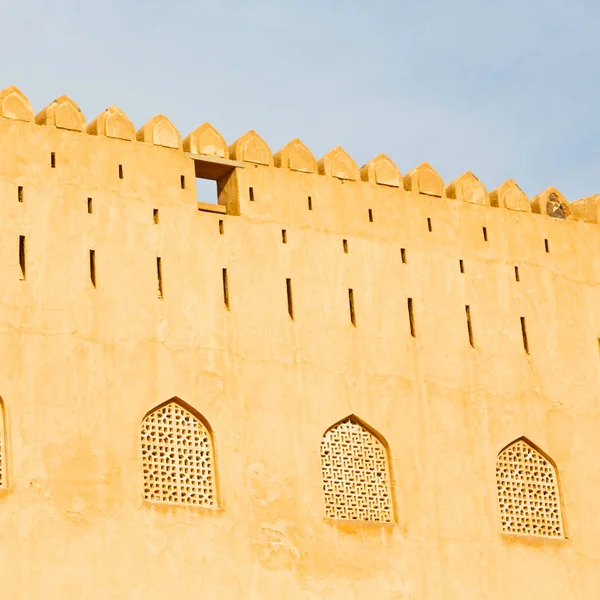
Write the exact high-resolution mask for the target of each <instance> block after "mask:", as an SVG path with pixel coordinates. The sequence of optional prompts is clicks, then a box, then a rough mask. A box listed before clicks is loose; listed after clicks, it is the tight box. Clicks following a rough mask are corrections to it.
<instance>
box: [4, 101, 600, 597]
mask: <svg viewBox="0 0 600 600" xmlns="http://www.w3.org/2000/svg"><path fill="white" fill-rule="evenodd" d="M0 100H1V98H0ZM0 106H1V105H0ZM11 106H12V105H11ZM61 106H62V105H61ZM9 108H10V107H9ZM59 108H60V107H59ZM3 110H4V113H3V114H4V117H3V118H0V222H1V223H2V225H3V232H2V235H1V236H0V280H1V281H2V286H1V288H0V355H1V356H2V357H3V360H2V361H0V394H1V396H2V398H3V401H4V405H5V415H6V444H5V446H6V448H7V452H8V457H7V458H8V467H7V477H8V489H7V490H5V491H4V492H2V495H1V496H0V540H1V543H0V581H1V582H2V586H1V587H2V597H3V598H6V599H15V600H17V599H18V600H28V599H36V600H37V599H44V600H46V599H48V600H51V599H53V598H61V599H75V598H93V599H95V600H105V599H106V600H108V599H125V598H127V599H132V600H138V599H139V600H141V599H144V600H154V599H157V600H158V599H161V600H164V599H165V598H179V599H181V600H186V599H192V598H198V597H202V598H209V599H219V600H221V599H222V600H225V599H239V598H244V599H257V600H258V599H260V600H265V599H270V598H273V599H279V598H288V599H290V600H291V599H296V598H297V599H302V600H313V599H314V600H316V599H327V600H338V599H340V600H341V599H344V600H347V599H350V598H352V599H356V600H359V599H360V600H362V599H364V598H374V599H377V600H388V599H389V600H404V599H407V600H408V599H411V600H423V599H440V598H443V599H444V600H454V599H456V600H458V599H460V600H465V599H467V598H473V599H478V600H479V599H481V598H487V599H490V600H492V599H508V598H510V599H516V598H527V599H528V600H541V599H544V600H549V599H561V600H562V599H565V598H578V599H582V600H583V599H585V600H587V599H589V600H595V599H597V598H598V596H599V594H600V591H599V590H600V518H599V515H600V496H599V495H598V489H600V466H599V463H598V460H597V457H598V455H600V435H599V425H600V413H599V407H598V394H597V389H598V360H599V356H598V336H599V333H600V308H599V307H600V287H599V282H600V263H599V262H598V261H597V259H596V256H598V255H599V254H600V236H599V234H598V225H596V224H591V223H588V222H585V221H584V220H583V219H584V216H583V215H584V212H585V215H588V216H587V218H588V220H593V218H594V217H593V216H592V217H589V215H590V214H591V210H592V206H593V203H592V201H591V200H590V202H589V203H588V205H587V208H586V211H583V212H582V210H579V209H578V208H575V209H573V211H572V212H573V214H572V215H571V216H570V217H571V218H569V219H567V220H556V219H553V218H551V217H549V216H547V215H542V214H535V213H532V212H530V211H529V210H528V209H529V203H528V202H526V203H525V204H523V203H521V205H520V207H521V208H523V209H524V210H509V209H508V208H505V207H504V205H503V204H502V202H506V198H505V197H504V196H503V195H502V193H500V194H492V195H491V199H492V204H500V206H489V204H488V203H489V200H488V199H487V193H484V192H485V191H484V192H481V190H479V188H477V190H478V191H477V194H475V192H473V195H472V196H471V197H477V198H478V199H479V200H480V201H481V202H483V204H479V203H473V202H468V201H465V198H463V197H462V196H461V193H462V191H461V190H463V187H461V185H458V186H455V187H452V186H450V187H449V188H448V192H447V193H446V192H444V191H443V188H442V193H443V197H441V198H440V197H433V196H431V195H426V194H423V193H419V189H421V188H419V185H421V184H422V186H423V187H422V189H421V191H429V192H430V193H431V192H432V191H433V192H435V191H436V189H437V188H436V185H439V182H437V180H435V177H433V176H431V174H428V175H427V174H426V175H427V177H429V179H426V178H425V177H423V178H422V180H419V178H418V177H413V176H411V175H409V176H407V177H406V178H405V179H404V182H403V181H402V179H398V178H397V176H396V179H394V177H395V176H394V172H393V169H392V168H391V167H389V165H388V167H389V168H382V169H380V170H379V171H377V170H376V169H371V171H370V172H369V169H363V170H362V173H358V169H356V166H355V165H353V163H352V161H351V159H349V157H344V156H343V155H341V154H337V155H336V156H334V157H333V158H334V160H333V161H330V160H329V159H327V158H326V159H324V160H322V161H320V163H319V165H318V166H317V164H316V161H314V159H312V158H311V157H310V156H308V155H307V154H306V153H303V150H302V148H301V147H300V146H298V145H296V146H294V147H293V148H292V149H291V150H292V151H291V152H290V151H289V150H290V149H289V148H288V151H286V152H283V151H282V153H280V154H278V155H276V156H275V160H273V158H272V157H271V156H270V152H268V149H267V150H265V149H264V148H263V147H260V144H258V146H257V147H256V148H251V147H250V146H246V151H247V152H250V150H252V152H253V154H252V156H253V157H254V158H255V159H256V160H258V161H259V162H260V161H262V162H267V163H269V162H271V164H259V163H258V162H251V161H250V160H249V159H251V158H252V156H250V154H244V152H245V150H244V147H243V144H241V145H238V146H237V147H236V146H235V145H234V146H232V147H230V149H229V154H228V156H229V157H230V158H232V159H235V160H237V161H246V163H245V164H246V166H245V167H244V168H241V167H240V168H237V169H235V172H234V174H233V175H232V178H233V179H232V180H231V181H230V183H229V185H230V186H232V187H231V189H232V190H234V192H235V193H236V194H237V193H239V197H236V198H235V199H234V200H235V202H234V200H231V198H230V205H229V207H228V212H229V214H227V215H223V214H217V213H210V212H205V211H199V210H198V209H197V203H196V196H195V189H194V161H193V160H192V159H190V158H189V157H188V156H187V155H186V154H185V152H184V151H183V150H182V149H181V145H180V144H181V142H180V141H178V137H177V135H176V132H175V133H174V132H173V131H172V130H171V129H169V126H168V124H166V125H165V124H164V123H161V125H160V126H161V127H162V129H160V130H152V128H150V129H145V130H140V131H141V133H140V132H138V139H137V140H134V139H132V138H133V134H132V133H131V132H132V131H133V130H132V129H131V130H130V128H129V127H128V125H127V123H125V121H118V122H117V123H116V124H115V122H112V121H111V122H108V124H107V122H106V121H107V120H106V119H105V120H104V121H103V120H102V119H99V120H97V121H96V123H95V124H94V126H93V127H92V130H91V133H85V132H84V125H82V127H81V131H77V127H78V125H77V123H78V122H79V121H77V118H78V117H77V114H76V113H74V112H72V111H71V112H68V110H67V109H65V111H66V112H65V113H64V114H63V113H60V111H54V112H52V111H48V110H46V112H45V113H44V114H43V115H42V117H40V116H39V115H38V124H36V123H34V122H32V121H28V120H27V119H25V120H24V117H27V115H28V113H27V111H25V112H23V110H22V105H19V104H18V103H17V104H16V108H14V107H13V108H12V109H11V110H12V111H13V113H15V114H16V115H17V117H19V118H18V119H15V118H14V114H13V116H12V117H11V114H12V113H11V114H8V112H9V111H8V109H7V108H4V109H3ZM19 111H21V112H19ZM113 112H114V111H113ZM56 114H58V115H59V117H60V118H61V119H63V121H60V119H59V122H58V123H56V118H57V117H56ZM111 114H112V113H111ZM61 115H62V116H61ZM7 117H8V118H7ZM81 118H82V117H81ZM111 118H112V117H111ZM19 119H20V120H19ZM52 119H55V121H52ZM61 122H62V123H70V124H71V126H70V129H64V128H61V127H60V126H57V125H60V123H61ZM111 127H112V129H111ZM103 128H104V129H103ZM99 130H100V133H98V131H99ZM103 131H104V134H103V133H102V132H103ZM106 131H109V132H113V133H114V132H116V133H117V134H119V136H120V137H121V138H125V139H118V137H119V136H116V137H115V136H113V137H112V138H111V137H107V134H106ZM94 134H96V135H94ZM155 134H156V137H155V138H153V137H152V136H153V135H155ZM211 139H212V138H211ZM215 139H216V138H215ZM153 141H154V143H152V142H153ZM213 141H214V140H213ZM157 143H159V144H162V145H156V144H157ZM192 143H196V142H194V141H192ZM211 143H213V142H211ZM252 143H254V142H252ZM257 143H258V142H257ZM189 144H190V142H189V140H188V141H187V149H188V150H191V151H197V148H196V147H192V148H190V146H189ZM214 144H216V145H217V146H218V141H214ZM168 146H175V147H168ZM184 146H185V145H184ZM249 148H250V150H249ZM265 152H266V154H265ZM341 152H343V151H341ZM51 153H55V167H54V168H52V166H51V160H50V155H51ZM261 153H262V154H261ZM213 154H215V155H217V156H218V153H217V152H214V153H213ZM221 157H222V158H227V155H226V156H223V155H221ZM256 157H258V158H256ZM261 157H262V158H261ZM265 157H266V158H265ZM329 158H331V157H329ZM119 165H122V168H123V179H120V178H119V169H118V166H119ZM275 165H277V166H275ZM290 166H291V167H293V168H292V169H290V168H289V167H290ZM294 168H296V169H300V170H294ZM319 171H320V172H319ZM182 175H183V176H185V178H186V188H185V189H182V188H181V185H180V181H181V179H180V178H181V176H182ZM417 175H418V174H417ZM340 177H350V178H355V179H340ZM361 177H362V178H365V179H370V181H364V180H363V179H361ZM377 177H379V180H380V181H386V182H387V183H392V184H394V183H399V187H394V186H393V185H392V186H390V185H381V184H378V183H377ZM18 186H22V188H23V202H19V201H18V197H17V196H18ZM428 186H429V187H428ZM250 187H251V188H252V189H253V198H254V200H252V201H250V198H249V188H250ZM405 187H406V188H409V189H410V191H408V190H407V189H405ZM456 189H458V193H457V192H456ZM469 189H471V188H469ZM473 189H475V188H473ZM232 193H233V192H232ZM467 193H470V192H469V191H468V190H467V192H465V194H467ZM309 196H310V197H311V202H312V210H309V209H308V204H307V200H308V197H309ZM447 196H454V197H450V198H449V197H447ZM498 197H500V200H498ZM88 198H92V199H93V213H92V214H88V212H87V199H88ZM461 198H463V199H461ZM588 200H589V199H588ZM561 201H562V200H561ZM508 202H509V203H510V202H514V203H516V204H514V205H513V208H514V207H515V206H516V207H519V205H518V202H521V200H519V196H518V194H516V195H514V194H513V196H510V197H509V198H508ZM238 204H239V206H238ZM533 204H534V209H535V208H536V206H538V205H540V206H542V207H543V203H542V204H540V203H539V202H537V204H536V203H535V202H534V203H533ZM580 205H581V204H580V203H579V204H578V205H577V206H580ZM571 206H572V207H574V206H575V205H571ZM232 207H233V208H232ZM154 209H158V210H159V217H160V218H159V223H158V224H156V223H155V222H154V218H153V210H154ZM564 209H565V210H567V209H568V205H566V204H565V206H564ZM369 210H371V211H372V222H371V221H370V220H369ZM235 212H239V213H240V214H239V215H235V214H231V213H235ZM428 218H429V219H430V220H431V227H432V231H429V228H428V223H427V219H428ZM574 218H581V219H582V220H581V221H576V220H574ZM219 220H222V221H223V233H222V234H221V233H220V232H219ZM483 227H485V228H486V231H487V238H488V239H487V241H485V240H484V237H483V233H482V228H483ZM282 229H285V230H286V236H287V243H286V244H284V243H282ZM19 236H26V269H27V271H26V280H22V278H21V277H20V268H19V255H18V239H19ZM344 239H345V240H347V244H348V253H345V252H344V250H343V243H342V240H344ZM545 239H546V240H548V247H549V250H550V251H549V252H546V249H545V243H544V240H545ZM90 249H94V250H95V252H96V276H97V287H96V288H94V287H93V286H92V284H91V282H90V275H89V250H90ZM401 249H404V250H405V256H406V264H404V263H403V262H402V259H401ZM156 257H161V259H162V270H163V292H164V297H163V298H162V299H160V298H159V297H158V293H157V275H156ZM459 260H462V261H463V265H464V273H461V272H460V269H459ZM515 266H518V267H519V275H520V281H519V282H517V281H516V280H515V270H514V269H515ZM223 268H227V270H228V280H229V296H230V310H227V308H226V307H225V305H224V302H223V291H222V269H223ZM286 278H290V279H291V280H292V289H293V304H294V320H293V321H292V320H291V319H290V317H289V315H288V311H287V299H286V283H285V282H286ZM349 288H352V289H353V291H354V301H355V310H356V327H354V326H352V324H351V323H350V318H349V306H348V289H349ZM407 298H412V299H413V306H414V315H415V327H416V337H414V338H413V337H412V336H411V335H410V331H409V322H408V315H407ZM465 305H469V307H470V312H471V318H472V327H473V336H474V344H475V347H474V348H473V347H471V345H470V344H469V339H468V335H467V327H466V320H465ZM521 317H525V318H526V323H527V333H528V342H529V348H530V354H527V353H526V352H525V351H524V349H523V342H522V334H521V325H520V318H521ZM173 396H177V397H179V398H181V399H182V400H184V401H185V402H187V403H188V404H189V405H191V406H192V407H193V408H194V409H196V410H197V411H199V412H200V413H201V414H202V415H203V416H204V417H205V419H206V420H207V421H208V422H209V423H210V425H211V427H212V430H213V432H214V441H215V450H216V460H217V465H218V479H219V481H218V484H219V485H218V488H219V501H220V507H219V508H218V509H215V510H211V509H202V508H186V507H182V506H167V505H158V504H152V503H148V502H146V501H144V500H143V496H142V475H141V456H140V423H141V421H142V419H143V417H144V415H145V414H146V413H147V412H148V411H150V410H151V409H152V408H153V407H155V406H157V405H158V404H160V403H162V402H164V401H166V400H168V399H169V398H171V397H173ZM350 414H355V415H357V416H358V417H360V419H362V420H363V421H365V422H366V423H368V424H369V426H371V427H372V428H373V429H375V430H376V431H377V432H379V434H381V436H383V437H384V438H385V440H387V443H388V444H389V452H390V456H391V470H392V475H393V494H394V502H395V508H396V522H395V523H393V524H381V525H379V524H373V523H354V522H349V523H347V522H336V521H333V520H328V519H325V518H324V517H323V515H324V506H323V498H322V489H321V466H320V455H319V445H320V441H321V437H322V435H323V433H324V432H325V430H326V429H327V428H328V427H330V426H331V425H332V424H334V423H335V422H336V421H339V420H340V419H342V418H344V417H346V416H347V415H350ZM520 436H527V438H528V439H530V440H532V441H533V442H534V443H535V444H537V445H538V446H539V447H540V448H542V449H543V450H544V451H545V452H546V453H547V454H548V455H549V456H550V457H552V459H553V460H554V461H555V463H556V465H557V467H558V473H559V477H560V483H561V487H562V492H563V503H564V516H565V524H566V530H567V536H568V537H567V539H558V540H553V539H544V538H525V537H518V536H508V535H505V534H502V533H501V527H500V520H499V512H498V504H497V498H496V479H495V464H496V457H497V455H498V452H499V451H500V450H502V448H504V447H505V446H506V445H507V444H509V443H510V442H512V441H513V440H515V439H516V438H518V437H520Z"/></svg>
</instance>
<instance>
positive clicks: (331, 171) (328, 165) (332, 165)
mask: <svg viewBox="0 0 600 600" xmlns="http://www.w3.org/2000/svg"><path fill="white" fill-rule="evenodd" d="M318 167H319V173H321V175H332V176H333V177H337V178H338V179H349V180H350V181H355V180H356V179H359V178H360V172H359V170H358V167H357V166H356V163H355V162H354V159H353V158H352V157H351V156H350V155H349V154H348V153H347V152H346V151H345V150H344V149H343V148H342V147H341V146H336V147H335V148H333V150H330V151H329V152H328V153H327V154H326V155H325V156H323V158H321V159H320V160H319V162H318Z"/></svg>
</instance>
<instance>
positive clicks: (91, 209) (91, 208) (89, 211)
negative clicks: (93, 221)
mask: <svg viewBox="0 0 600 600" xmlns="http://www.w3.org/2000/svg"><path fill="white" fill-rule="evenodd" d="M87 209H88V214H90V215H91V214H92V212H93V211H94V206H93V204H92V199H91V198H88V199H87Z"/></svg>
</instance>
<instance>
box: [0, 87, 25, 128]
mask: <svg viewBox="0 0 600 600" xmlns="http://www.w3.org/2000/svg"><path fill="white" fill-rule="evenodd" d="M0 115H2V116H3V117H5V118H7V119H15V120H17V121H28V122H31V121H33V108H32V106H31V102H29V99H28V98H27V97H26V96H25V94H23V92H22V91H21V90H20V89H19V88H17V87H15V86H14V85H11V86H10V87H7V88H5V89H3V90H2V91H1V92H0Z"/></svg>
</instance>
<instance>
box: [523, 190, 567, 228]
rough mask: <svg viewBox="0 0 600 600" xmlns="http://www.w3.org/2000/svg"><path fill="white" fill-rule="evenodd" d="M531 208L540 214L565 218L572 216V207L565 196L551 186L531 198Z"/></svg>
mask: <svg viewBox="0 0 600 600" xmlns="http://www.w3.org/2000/svg"><path fill="white" fill-rule="evenodd" d="M531 210H532V212H534V213H538V214H540V215H548V216H549V217H552V218H554V219H559V220H563V221H564V220H565V219H568V218H569V217H570V216H571V207H570V206H569V203H568V202H567V200H566V199H565V197H564V196H563V195H562V194H561V193H560V192H559V191H558V190H557V189H556V188H555V187H549V188H548V189H547V190H544V191H543V192H542V193H541V194H538V195H537V196H534V197H533V198H532V199H531Z"/></svg>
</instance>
